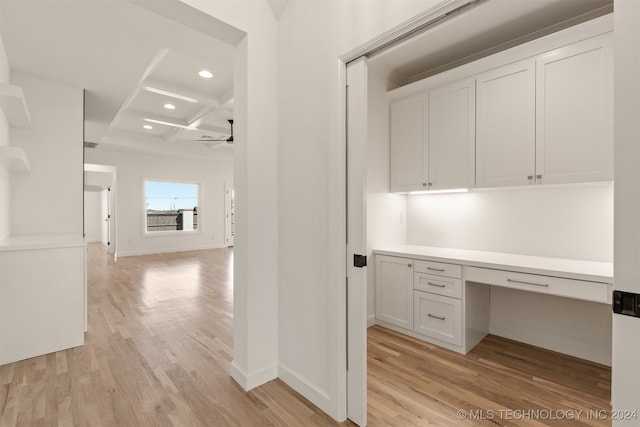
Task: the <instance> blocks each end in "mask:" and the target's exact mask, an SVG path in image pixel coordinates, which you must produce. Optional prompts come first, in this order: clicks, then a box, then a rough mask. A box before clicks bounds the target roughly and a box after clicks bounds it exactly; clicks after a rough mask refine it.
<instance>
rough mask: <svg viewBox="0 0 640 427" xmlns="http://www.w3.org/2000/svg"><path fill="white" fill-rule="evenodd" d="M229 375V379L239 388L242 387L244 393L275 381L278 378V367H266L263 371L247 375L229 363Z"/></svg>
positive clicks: (233, 363)
mask: <svg viewBox="0 0 640 427" xmlns="http://www.w3.org/2000/svg"><path fill="white" fill-rule="evenodd" d="M230 374H231V378H233V379H234V380H235V381H236V382H237V383H238V384H240V387H242V389H243V390H244V391H249V390H251V389H253V388H256V387H258V386H261V385H262V384H264V383H267V382H269V381H271V380H274V379H276V378H277V377H278V366H277V365H271V366H267V367H266V368H264V369H261V370H259V371H257V372H254V373H252V374H251V375H248V374H247V373H246V372H244V371H243V370H242V369H240V368H239V367H238V366H237V365H236V363H235V361H233V362H231V372H230Z"/></svg>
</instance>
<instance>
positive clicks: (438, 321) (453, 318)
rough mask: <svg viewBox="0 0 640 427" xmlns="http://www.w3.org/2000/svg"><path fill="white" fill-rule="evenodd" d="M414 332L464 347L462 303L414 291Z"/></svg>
mask: <svg viewBox="0 0 640 427" xmlns="http://www.w3.org/2000/svg"><path fill="white" fill-rule="evenodd" d="M413 304H414V308H413V313H414V314H413V331H414V332H417V333H419V334H423V335H426V336H427V337H430V338H435V339H438V340H442V341H444V342H448V343H451V344H453V345H462V301H461V300H459V299H456V298H451V297H443V296H440V295H435V294H430V293H428V292H422V291H414V297H413Z"/></svg>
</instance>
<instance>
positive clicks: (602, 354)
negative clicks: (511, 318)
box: [489, 325, 611, 366]
mask: <svg viewBox="0 0 640 427" xmlns="http://www.w3.org/2000/svg"><path fill="white" fill-rule="evenodd" d="M489 333H491V334H493V335H498V336H500V337H503V338H509V339H511V340H514V341H520V342H523V343H525V344H530V345H535V346H536V347H542V348H546V349H547V350H552V351H557V352H559V353H564V354H568V355H570V356H574V357H579V358H580V359H585V360H590V361H591V362H596V363H600V364H601V365H606V366H611V353H610V352H609V351H608V350H609V349H605V350H603V349H602V348H599V347H595V346H588V345H585V344H584V343H581V342H577V341H569V340H565V339H558V338H557V337H553V336H550V335H540V334H532V333H527V332H523V331H515V330H512V329H509V328H504V327H495V325H494V326H493V327H492V328H491V330H490V331H489Z"/></svg>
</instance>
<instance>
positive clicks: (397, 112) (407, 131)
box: [390, 93, 429, 192]
mask: <svg viewBox="0 0 640 427" xmlns="http://www.w3.org/2000/svg"><path fill="white" fill-rule="evenodd" d="M390 110H391V117H390V120H391V126H390V127H391V130H390V133H391V135H390V137H391V150H390V153H391V165H390V166H391V191H392V192H407V191H416V190H421V189H426V187H427V179H428V175H427V165H428V155H429V152H428V149H427V146H426V144H427V132H426V123H427V117H426V114H427V109H426V94H424V93H420V94H418V95H415V96H412V97H409V98H404V99H401V100H398V101H395V102H393V103H392V104H391V108H390Z"/></svg>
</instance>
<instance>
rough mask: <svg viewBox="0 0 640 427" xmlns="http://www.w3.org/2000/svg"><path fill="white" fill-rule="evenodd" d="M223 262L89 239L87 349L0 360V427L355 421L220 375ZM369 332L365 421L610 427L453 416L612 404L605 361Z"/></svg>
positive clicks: (493, 340) (226, 334)
mask: <svg viewBox="0 0 640 427" xmlns="http://www.w3.org/2000/svg"><path fill="white" fill-rule="evenodd" d="M232 261H233V251H232V250H231V249H219V250H207V251H193V252H183V253H174V254H158V255H149V256H140V257H128V258H121V259H119V260H118V261H114V260H113V258H111V257H110V256H108V255H107V254H106V253H105V252H104V249H103V248H102V247H100V246H99V245H90V248H89V267H88V288H89V294H88V317H89V329H88V332H87V334H86V336H85V345H84V346H82V347H78V348H74V349H69V350H65V351H61V352H57V353H53V354H49V355H44V356H40V357H36V358H32V359H28V360H23V361H20V362H16V363H11V364H7V365H4V366H1V367H0V427H4V426H7V427H9V426H11V427H13V426H66V425H69V426H91V427H99V426H105V427H107V426H108V427H111V426H126V427H128V426H153V427H155V426H188V427H192V426H193V427H201V426H202V427H210V426H215V427H217V426H243V427H244V426H249V427H261V426H265V427H270V426H296V427H298V426H304V427H306V426H309V427H325V426H339V425H345V426H348V425H351V426H353V424H351V423H350V422H345V423H337V422H335V421H334V420H332V419H331V418H329V417H328V416H327V415H325V414H324V413H322V412H321V411H320V410H319V409H318V408H317V407H315V406H314V405H313V404H311V403H310V402H309V401H307V400H306V399H305V398H303V397H302V396H300V395H299V394H298V393H296V392H295V391H294V390H292V389H291V388H290V387H289V386H287V385H286V384H285V383H283V382H282V381H280V380H275V381H271V382H269V383H267V384H264V385H263V386H261V387H258V388H256V389H254V390H252V391H250V392H244V391H243V390H242V389H241V388H240V386H239V385H238V384H237V383H235V382H234V381H233V380H232V379H231V378H230V376H229V367H230V363H231V361H232V354H233V328H232V324H233V285H232V282H233V271H232V268H231V267H232ZM368 338H369V342H368V366H369V369H368V399H369V410H368V416H369V425H371V426H399V427H404V426H451V425H467V426H468V425H473V426H547V425H552V426H553V425H555V426H559V425H562V426H565V425H576V426H580V425H584V426H606V425H610V421H609V420H607V419H600V420H590V419H586V418H584V417H583V418H581V419H579V420H564V423H559V422H558V421H553V420H540V419H535V418H531V417H530V418H529V419H513V418H509V417H508V416H504V417H502V418H501V417H497V416H494V417H493V418H492V419H489V417H484V418H482V419H480V418H478V419H469V418H467V419H461V417H460V416H459V415H458V412H457V411H459V410H464V411H466V413H467V414H469V413H470V411H478V412H477V413H479V412H480V411H484V414H485V415H486V414H487V413H488V411H493V414H494V415H496V414H499V411H514V410H536V409H538V410H541V409H556V410H577V409H583V410H585V411H586V410H588V409H604V410H609V409H610V406H609V403H608V402H609V396H610V381H611V380H610V378H611V372H610V369H609V368H607V367H604V366H601V365H597V364H593V363H590V362H586V361H583V360H580V359H576V358H572V357H569V356H565V355H561V354H558V353H554V352H550V351H547V350H542V349H539V348H535V347H531V346H527V345H525V344H521V343H517V342H514V341H510V340H506V339H503V338H499V337H494V336H489V337H487V338H486V339H485V340H484V341H483V342H482V343H480V344H479V345H478V346H477V347H476V348H475V349H474V350H473V351H472V352H471V353H469V354H468V355H466V356H463V355H460V354H457V353H454V352H451V351H448V350H445V349H442V348H440V347H437V346H434V345H432V344H428V343H425V342H423V341H420V340H417V339H415V338H411V337H408V336H405V335H402V334H398V333H396V332H393V331H389V330H386V329H384V328H381V327H372V328H370V329H369V332H368ZM505 415H509V413H507V412H505Z"/></svg>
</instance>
